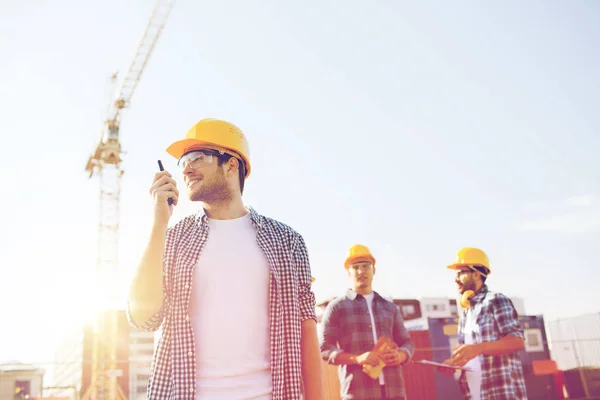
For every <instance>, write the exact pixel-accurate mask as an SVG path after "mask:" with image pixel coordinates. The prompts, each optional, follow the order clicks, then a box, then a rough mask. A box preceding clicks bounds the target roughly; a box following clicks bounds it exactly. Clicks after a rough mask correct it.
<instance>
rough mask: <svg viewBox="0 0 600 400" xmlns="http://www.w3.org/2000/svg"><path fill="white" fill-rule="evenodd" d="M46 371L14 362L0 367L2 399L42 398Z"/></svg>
mask: <svg viewBox="0 0 600 400" xmlns="http://www.w3.org/2000/svg"><path fill="white" fill-rule="evenodd" d="M44 373H45V370H43V369H41V368H38V367H36V366H34V365H30V364H22V363H18V362H12V363H8V364H1V365H0V399H7V400H13V399H15V400H16V399H26V398H30V397H41V395H42V391H43V386H44Z"/></svg>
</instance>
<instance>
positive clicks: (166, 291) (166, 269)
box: [127, 224, 180, 332]
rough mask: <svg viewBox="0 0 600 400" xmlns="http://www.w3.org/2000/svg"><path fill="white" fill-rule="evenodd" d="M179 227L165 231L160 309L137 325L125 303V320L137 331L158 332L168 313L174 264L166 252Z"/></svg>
mask: <svg viewBox="0 0 600 400" xmlns="http://www.w3.org/2000/svg"><path fill="white" fill-rule="evenodd" d="M179 225H180V224H178V225H176V226H174V227H172V228H169V229H167V232H166V235H165V254H164V256H163V260H162V262H163V303H162V306H161V307H160V310H158V312H157V313H156V314H154V315H153V316H152V317H151V318H150V319H149V320H147V321H145V322H144V323H139V322H137V321H135V320H134V319H133V318H132V317H131V309H130V304H129V301H128V302H127V318H128V319H129V323H130V324H131V325H132V326H134V327H136V328H139V329H142V330H144V331H149V332H153V331H156V330H158V328H160V326H161V325H162V323H163V320H164V319H165V316H166V315H167V313H168V311H169V307H170V304H171V300H170V299H171V298H172V296H171V291H170V288H171V285H170V281H171V273H170V270H171V266H172V265H173V263H174V260H173V252H172V251H168V250H167V249H171V248H173V246H174V245H175V234H174V232H175V229H177V228H179Z"/></svg>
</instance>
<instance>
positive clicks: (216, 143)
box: [167, 118, 250, 178]
mask: <svg viewBox="0 0 600 400" xmlns="http://www.w3.org/2000/svg"><path fill="white" fill-rule="evenodd" d="M194 147H197V148H208V149H215V150H221V151H224V152H226V153H228V154H230V155H232V156H234V157H236V158H241V159H242V161H243V162H244V167H245V168H246V176H245V177H246V178H248V176H250V148H249V146H248V141H247V140H246V136H244V133H243V132H242V130H241V129H240V128H238V127H237V126H235V125H233V124H231V123H229V122H226V121H222V120H219V119H213V118H206V119H203V120H201V121H200V122H198V123H196V124H195V125H194V126H192V128H191V129H190V130H189V131H188V133H187V134H186V135H185V139H182V140H178V141H176V142H174V143H172V144H171V145H170V146H169V147H167V153H169V154H170V155H172V156H173V157H175V158H176V159H179V158H181V156H182V155H184V154H185V152H186V151H187V150H189V149H192V148H194Z"/></svg>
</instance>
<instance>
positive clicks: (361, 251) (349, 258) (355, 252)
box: [344, 244, 375, 269]
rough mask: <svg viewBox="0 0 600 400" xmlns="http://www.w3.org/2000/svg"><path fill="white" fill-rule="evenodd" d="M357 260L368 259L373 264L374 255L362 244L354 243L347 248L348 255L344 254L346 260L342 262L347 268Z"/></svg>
mask: <svg viewBox="0 0 600 400" xmlns="http://www.w3.org/2000/svg"><path fill="white" fill-rule="evenodd" d="M358 261H370V262H372V263H373V265H375V257H373V254H371V252H370V251H369V248H368V247H367V246H363V245H362V244H355V245H354V246H352V247H350V250H348V255H346V261H345V262H344V267H345V268H346V269H348V267H349V266H350V265H352V264H354V263H356V262H358Z"/></svg>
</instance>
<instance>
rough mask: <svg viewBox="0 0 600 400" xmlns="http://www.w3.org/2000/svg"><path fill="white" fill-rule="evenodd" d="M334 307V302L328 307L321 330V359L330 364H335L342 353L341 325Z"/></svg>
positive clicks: (322, 319)
mask: <svg viewBox="0 0 600 400" xmlns="http://www.w3.org/2000/svg"><path fill="white" fill-rule="evenodd" d="M334 307H335V305H334V302H331V303H329V304H328V305H327V307H326V308H325V311H324V313H323V317H322V318H321V327H320V328H321V329H319V344H320V346H321V357H322V358H323V360H325V361H327V363H328V364H335V358H336V357H337V355H338V354H340V353H341V352H342V349H340V348H339V347H338V340H339V324H338V322H337V318H336V315H335V314H336V313H335V310H334Z"/></svg>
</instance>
